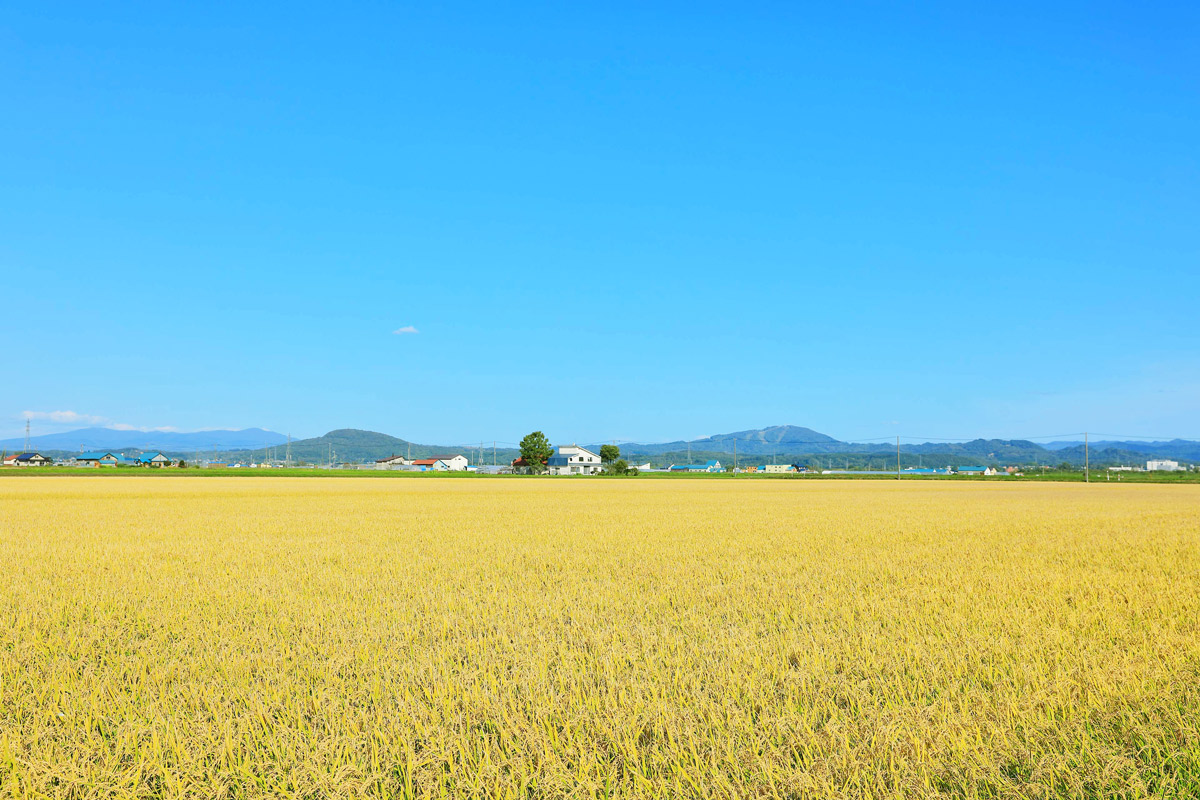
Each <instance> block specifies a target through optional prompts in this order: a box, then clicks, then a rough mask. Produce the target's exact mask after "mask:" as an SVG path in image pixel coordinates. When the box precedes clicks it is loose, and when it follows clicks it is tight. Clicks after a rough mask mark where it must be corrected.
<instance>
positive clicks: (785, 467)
mask: <svg viewBox="0 0 1200 800" xmlns="http://www.w3.org/2000/svg"><path fill="white" fill-rule="evenodd" d="M795 469H796V468H795V467H793V466H792V465H791V464H767V465H765V466H764V467H763V470H764V471H765V472H769V473H772V474H776V473H780V472H793V471H795Z"/></svg>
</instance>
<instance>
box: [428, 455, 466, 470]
mask: <svg viewBox="0 0 1200 800" xmlns="http://www.w3.org/2000/svg"><path fill="white" fill-rule="evenodd" d="M434 459H436V460H437V461H440V462H442V463H443V464H445V465H446V469H448V470H450V471H451V472H465V471H466V469H467V464H468V463H469V462H468V461H467V457H466V456H464V455H460V454H458V453H454V454H453V455H445V456H434Z"/></svg>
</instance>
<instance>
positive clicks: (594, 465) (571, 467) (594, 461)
mask: <svg viewBox="0 0 1200 800" xmlns="http://www.w3.org/2000/svg"><path fill="white" fill-rule="evenodd" d="M601 468H602V467H601V464H600V456H598V455H597V454H595V453H593V452H592V451H591V450H588V449H587V448H586V447H580V446H579V445H575V444H571V445H566V444H564V445H559V447H558V452H557V453H555V454H554V455H552V456H550V460H548V461H547V462H546V469H547V470H548V471H549V473H550V474H551V475H594V474H596V473H597V472H599V471H600V470H601Z"/></svg>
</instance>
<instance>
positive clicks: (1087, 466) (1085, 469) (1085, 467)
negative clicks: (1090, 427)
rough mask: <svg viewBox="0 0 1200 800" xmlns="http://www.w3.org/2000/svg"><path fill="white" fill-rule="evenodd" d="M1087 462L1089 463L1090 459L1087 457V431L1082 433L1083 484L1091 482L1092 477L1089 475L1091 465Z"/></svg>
mask: <svg viewBox="0 0 1200 800" xmlns="http://www.w3.org/2000/svg"><path fill="white" fill-rule="evenodd" d="M1089 461H1090V459H1089V457H1088V435H1087V431H1084V433H1083V482H1084V483H1091V482H1092V475H1091V469H1090V467H1091V464H1090V463H1089Z"/></svg>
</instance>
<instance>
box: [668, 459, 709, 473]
mask: <svg viewBox="0 0 1200 800" xmlns="http://www.w3.org/2000/svg"><path fill="white" fill-rule="evenodd" d="M670 470H671V472H720V471H721V462H720V461H717V460H716V459H709V460H708V461H705V462H704V463H703V464H672V465H671V467H670Z"/></svg>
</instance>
